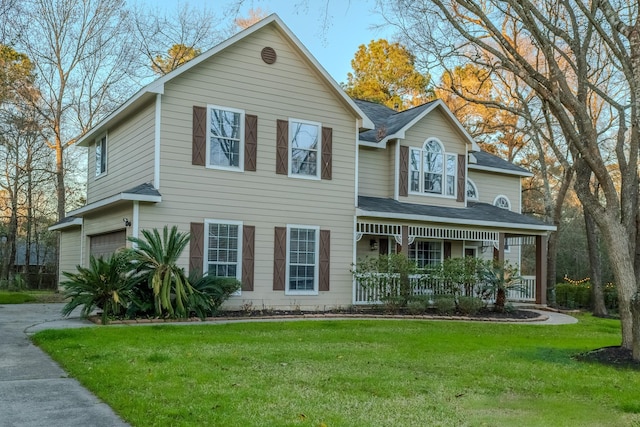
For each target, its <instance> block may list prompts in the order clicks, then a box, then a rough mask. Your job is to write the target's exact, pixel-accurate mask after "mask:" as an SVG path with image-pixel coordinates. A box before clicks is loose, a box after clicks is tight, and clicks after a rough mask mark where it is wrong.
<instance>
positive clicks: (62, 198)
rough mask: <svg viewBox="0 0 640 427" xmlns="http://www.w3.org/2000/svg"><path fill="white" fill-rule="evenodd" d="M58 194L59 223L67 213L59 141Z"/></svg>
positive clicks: (59, 144) (58, 143) (57, 158)
mask: <svg viewBox="0 0 640 427" xmlns="http://www.w3.org/2000/svg"><path fill="white" fill-rule="evenodd" d="M56 193H57V196H58V221H61V220H62V219H64V217H65V213H66V212H65V205H66V203H65V197H66V191H65V186H64V163H63V148H62V141H57V143H56Z"/></svg>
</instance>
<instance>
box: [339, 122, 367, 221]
mask: <svg viewBox="0 0 640 427" xmlns="http://www.w3.org/2000/svg"><path fill="white" fill-rule="evenodd" d="M355 142H356V143H355V144H354V146H355V151H356V162H355V165H356V174H355V176H354V179H355V185H354V189H355V199H354V206H355V207H358V194H359V193H360V147H359V146H358V120H356V141H355ZM332 155H333V153H332ZM354 230H355V229H354Z"/></svg>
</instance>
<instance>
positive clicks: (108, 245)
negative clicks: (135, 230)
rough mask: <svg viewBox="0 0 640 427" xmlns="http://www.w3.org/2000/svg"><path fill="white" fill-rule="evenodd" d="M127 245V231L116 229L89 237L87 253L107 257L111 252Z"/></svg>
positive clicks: (97, 256)
mask: <svg viewBox="0 0 640 427" xmlns="http://www.w3.org/2000/svg"><path fill="white" fill-rule="evenodd" d="M126 245H127V231H126V230H118V231H113V232H111V233H105V234H97V235H95V236H91V237H90V243H89V254H91V255H92V256H94V257H96V258H99V257H103V258H107V257H109V256H110V255H111V254H112V253H114V252H115V251H116V250H118V249H120V248H124V247H125V246H126Z"/></svg>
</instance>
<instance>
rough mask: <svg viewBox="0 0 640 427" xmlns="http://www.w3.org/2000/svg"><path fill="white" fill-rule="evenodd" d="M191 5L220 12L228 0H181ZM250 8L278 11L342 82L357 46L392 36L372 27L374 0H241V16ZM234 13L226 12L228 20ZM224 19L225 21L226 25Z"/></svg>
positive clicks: (160, 2) (164, 3) (164, 2)
mask: <svg viewBox="0 0 640 427" xmlns="http://www.w3.org/2000/svg"><path fill="white" fill-rule="evenodd" d="M146 1H147V2H148V3H149V4H152V5H153V6H161V7H166V8H167V9H168V10H171V9H173V8H177V7H178V3H177V2H176V1H172V0H156V1H153V0H146ZM184 3H187V4H189V5H191V6H194V7H202V6H203V5H206V6H207V7H208V8H211V9H213V10H214V11H216V13H218V14H220V15H222V13H223V11H224V10H226V9H227V7H228V6H229V4H230V3H231V2H230V1H229V0H190V1H181V2H180V4H184ZM251 8H254V9H257V8H260V9H262V10H263V11H265V12H267V13H277V14H278V16H280V18H281V19H282V20H283V21H284V23H285V24H286V25H287V26H288V27H289V28H290V29H291V31H293V33H294V34H295V35H296V36H297V37H298V39H300V41H301V42H302V43H303V44H304V45H305V47H306V48H307V49H308V50H309V51H310V52H311V54H312V55H313V56H314V57H315V58H316V59H317V60H318V62H320V64H321V65H322V66H323V67H324V68H325V69H326V70H327V71H328V72H329V74H330V75H331V76H332V77H333V78H334V79H335V80H336V81H337V82H345V81H346V80H347V73H348V72H349V71H351V59H353V56H354V54H355V53H356V50H358V46H360V45H361V44H365V45H366V44H368V43H369V42H370V41H371V40H375V39H379V38H386V39H389V40H391V39H392V32H393V30H392V29H391V28H389V27H386V28H385V29H384V30H374V29H371V28H370V27H371V26H372V25H376V24H381V23H382V22H383V21H382V17H380V16H379V15H376V14H375V12H374V9H375V0H244V2H243V6H242V9H241V12H240V16H242V17H246V16H247V11H248V10H249V9H251ZM326 8H328V9H327V10H328V13H327V17H328V19H329V21H328V22H329V25H328V28H327V29H326V31H323V24H322V16H323V14H324V13H325V9H326ZM232 19H233V17H231V16H229V18H228V22H231V21H232ZM226 24H227V22H225V25H226Z"/></svg>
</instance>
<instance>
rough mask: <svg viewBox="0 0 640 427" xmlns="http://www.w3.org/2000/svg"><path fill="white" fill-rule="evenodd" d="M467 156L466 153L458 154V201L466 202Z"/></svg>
mask: <svg viewBox="0 0 640 427" xmlns="http://www.w3.org/2000/svg"><path fill="white" fill-rule="evenodd" d="M465 159H466V156H465V155H464V154H458V197H456V200H457V201H458V202H464V199H465V197H466V195H467V176H466V164H465Z"/></svg>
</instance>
